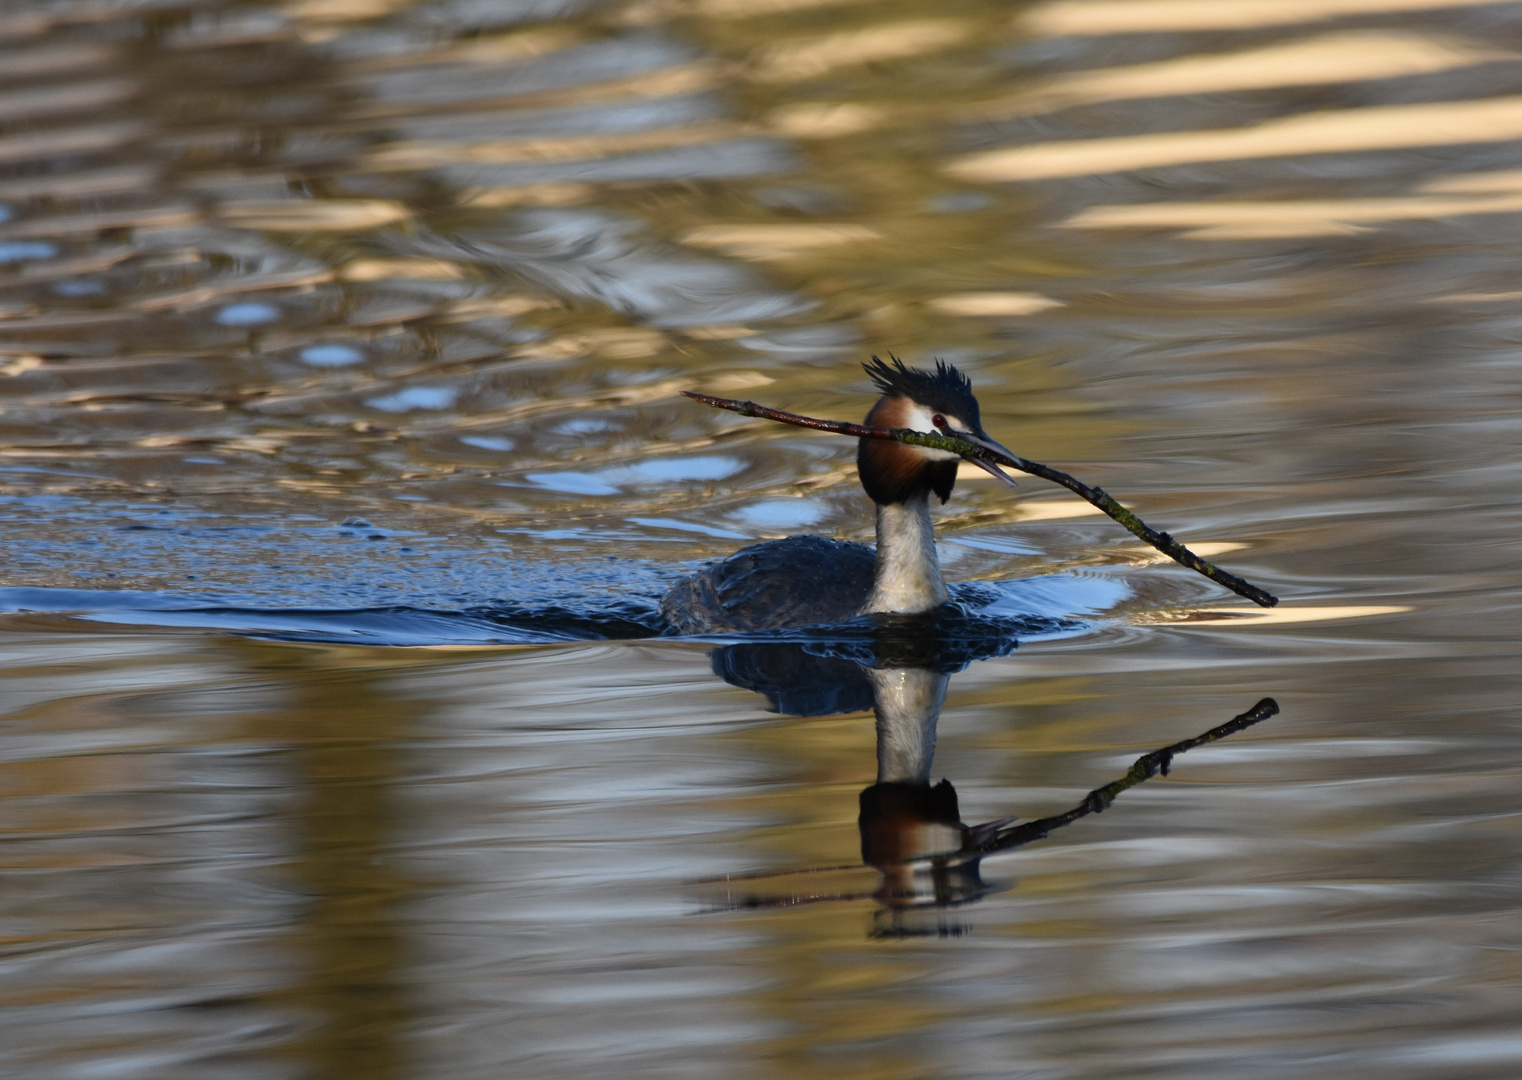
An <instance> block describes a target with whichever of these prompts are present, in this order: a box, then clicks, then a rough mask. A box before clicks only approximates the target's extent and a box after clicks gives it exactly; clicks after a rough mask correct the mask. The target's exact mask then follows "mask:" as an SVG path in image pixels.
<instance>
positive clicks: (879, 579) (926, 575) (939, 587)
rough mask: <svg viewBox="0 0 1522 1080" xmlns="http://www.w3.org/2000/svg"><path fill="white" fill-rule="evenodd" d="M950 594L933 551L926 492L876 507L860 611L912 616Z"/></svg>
mask: <svg viewBox="0 0 1522 1080" xmlns="http://www.w3.org/2000/svg"><path fill="white" fill-rule="evenodd" d="M948 599H950V595H949V594H948V593H947V592H946V583H945V582H944V581H942V580H941V561H940V559H939V558H938V557H937V556H936V553H935V523H934V522H933V521H931V520H930V495H929V493H928V492H927V493H925V494H923V495H920V496H918V497H916V498H914V499H910V500H909V501H908V502H903V503H891V504H888V505H880V506H878V508H877V570H876V573H875V575H874V579H873V582H872V593H871V595H869V596H868V597H867V602H866V604H865V605H864V606H863V607H862V609H861V610H862V611H863V612H882V613H885V614H896V615H914V614H917V613H919V612H922V611H929V610H930V609H932V608H937V607H940V606H941V605H942V604H944V603H945V602H946V601H947V600H948Z"/></svg>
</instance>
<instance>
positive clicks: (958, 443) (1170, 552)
mask: <svg viewBox="0 0 1522 1080" xmlns="http://www.w3.org/2000/svg"><path fill="white" fill-rule="evenodd" d="M682 393H683V394H685V395H686V396H687V397H690V398H692V399H693V400H694V401H701V402H702V403H703V404H704V405H712V406H713V407H714V408H716V409H728V410H729V411H730V412H733V413H739V414H740V415H741V416H759V417H762V418H764V419H767V420H776V421H779V422H781V423H784V424H792V425H794V426H796V427H806V428H813V429H815V430H816V431H829V432H833V433H834V434H836V435H850V436H853V437H855V438H858V439H892V440H894V441H896V442H901V443H908V444H909V445H910V446H925V447H929V448H930V449H932V450H945V451H947V452H948V453H952V454H957V455H960V456H961V457H970V458H979V459H981V460H983V461H990V462H993V463H994V464H996V465H1008V466H1009V467H1010V468H1012V469H1019V470H1020V471H1021V472H1023V473H1030V474H1031V475H1032V476H1039V477H1041V478H1042V479H1043V480H1050V481H1051V482H1052V483H1054V484H1061V485H1062V486H1063V487H1065V488H1067V489H1068V490H1069V491H1071V492H1073V494H1075V495H1077V496H1078V497H1079V498H1080V499H1084V500H1086V501H1087V502H1089V503H1092V504H1093V505H1094V506H1097V507H1098V508H1099V509H1101V510H1103V511H1104V512H1105V513H1106V514H1109V515H1110V516H1111V517H1112V518H1114V519H1115V520H1116V521H1118V522H1120V523H1121V524H1122V525H1124V526H1125V527H1126V528H1127V529H1129V530H1130V531H1131V532H1132V533H1133V534H1135V535H1136V536H1137V537H1139V538H1140V539H1142V540H1144V541H1146V542H1147V543H1149V544H1151V545H1152V546H1153V547H1155V548H1157V550H1158V551H1161V552H1162V553H1163V554H1164V555H1166V556H1168V557H1169V558H1170V559H1172V560H1173V561H1174V562H1176V563H1179V564H1180V565H1182V566H1187V567H1188V568H1189V569H1191V570H1193V571H1195V572H1196V573H1198V574H1204V575H1205V576H1206V577H1208V578H1209V579H1210V580H1211V581H1214V582H1215V583H1216V584H1218V585H1222V586H1224V587H1226V588H1228V589H1230V590H1231V591H1232V592H1234V593H1236V594H1237V595H1238V596H1245V597H1246V598H1247V599H1249V600H1251V601H1252V602H1253V603H1255V604H1257V605H1259V606H1260V607H1273V606H1274V605H1275V604H1277V603H1278V602H1279V598H1278V597H1277V596H1274V595H1273V594H1272V593H1268V592H1265V591H1263V590H1262V589H1260V588H1258V587H1257V586H1256V585H1254V584H1253V583H1252V582H1250V581H1247V580H1245V579H1243V578H1239V577H1237V575H1235V574H1232V573H1228V572H1227V571H1225V570H1222V569H1221V568H1220V567H1218V566H1216V565H1215V564H1214V563H1211V562H1207V561H1206V560H1204V559H1202V558H1200V557H1199V556H1198V555H1196V554H1195V553H1194V552H1192V551H1190V550H1189V549H1188V548H1186V547H1185V546H1184V545H1183V544H1181V543H1179V542H1178V541H1177V540H1175V539H1174V538H1173V537H1172V536H1170V535H1169V534H1167V533H1165V532H1158V531H1157V530H1156V529H1154V528H1152V527H1151V526H1150V525H1148V524H1147V523H1146V522H1145V521H1143V520H1142V519H1141V518H1139V517H1137V516H1136V515H1135V514H1133V513H1132V512H1131V511H1129V510H1127V509H1126V508H1125V507H1124V506H1122V505H1120V503H1118V502H1116V501H1115V499H1114V498H1113V497H1112V496H1110V495H1109V494H1108V493H1106V492H1105V491H1104V489H1102V488H1097V487H1090V486H1089V485H1088V484H1085V483H1084V482H1083V481H1081V480H1079V479H1077V478H1076V477H1072V476H1069V475H1068V474H1067V473H1065V472H1063V471H1062V470H1060V469H1054V468H1052V467H1051V466H1050V465H1043V464H1041V463H1040V462H1039V461H1031V460H1029V459H1028V458H1023V457H1018V456H1016V455H1015V454H1001V453H998V452H997V451H994V450H990V449H988V448H987V447H984V446H978V445H976V444H975V443H970V442H966V441H965V440H963V439H959V438H957V437H956V436H954V435H943V434H939V433H933V432H927V431H911V430H910V429H908V428H880V427H869V426H868V425H866V424H851V423H847V422H846V421H844V420H820V419H818V418H817V417H813V416H800V415H799V414H797V413H790V412H783V411H782V410H781V409H769V408H767V407H766V406H765V405H757V404H756V403H755V402H754V401H738V400H736V399H734V398H722V397H714V396H713V395H711V394H700V393H698V392H697V391H695V390H683V391H682Z"/></svg>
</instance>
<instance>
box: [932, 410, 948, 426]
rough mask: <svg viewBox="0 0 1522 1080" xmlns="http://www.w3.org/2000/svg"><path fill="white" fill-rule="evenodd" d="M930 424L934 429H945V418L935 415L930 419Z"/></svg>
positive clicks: (938, 414)
mask: <svg viewBox="0 0 1522 1080" xmlns="http://www.w3.org/2000/svg"><path fill="white" fill-rule="evenodd" d="M930 422H931V423H932V424H934V425H935V426H936V427H945V426H946V418H945V417H944V416H942V415H941V414H940V413H936V414H935V415H934V416H932V417H931V418H930Z"/></svg>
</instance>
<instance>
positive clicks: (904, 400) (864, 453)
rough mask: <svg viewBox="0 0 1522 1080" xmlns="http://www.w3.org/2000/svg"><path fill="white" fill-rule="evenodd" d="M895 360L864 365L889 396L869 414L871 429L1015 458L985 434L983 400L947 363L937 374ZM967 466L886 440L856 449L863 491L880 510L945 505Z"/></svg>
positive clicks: (989, 468)
mask: <svg viewBox="0 0 1522 1080" xmlns="http://www.w3.org/2000/svg"><path fill="white" fill-rule="evenodd" d="M889 359H890V360H892V361H893V363H892V365H889V364H885V363H883V362H882V361H881V360H879V359H878V358H877V357H875V356H874V357H873V358H872V360H871V362H870V363H866V364H863V365H862V367H863V368H865V369H866V372H867V374H868V375H870V376H871V378H872V381H873V382H874V383H876V384H877V388H878V389H879V390H881V391H882V392H883V396H882V397H881V398H879V399H878V401H877V404H876V405H874V406H872V411H871V412H869V413H867V419H866V421H865V422H866V423H868V424H871V425H872V426H874V427H887V428H909V429H910V430H911V431H924V432H940V433H944V434H947V435H956V436H959V437H960V438H963V439H966V440H967V441H968V442H971V443H974V444H977V445H979V446H983V447H986V448H988V449H990V450H996V451H998V452H1000V453H1005V454H1008V453H1009V451H1008V450H1005V449H1004V447H1002V446H1000V445H999V444H998V443H996V442H994V441H993V440H992V439H990V438H989V437H988V436H987V435H985V434H983V428H982V425H981V423H980V420H979V409H978V399H977V398H975V397H973V396H972V383H971V382H970V381H968V378H967V376H966V375H963V374H962V373H961V372H960V371H958V370H957V369H956V368H954V367H952V366H951V365H950V364H948V363H946V362H945V361H944V360H937V361H936V362H935V370H934V371H933V372H931V371H923V370H921V369H919V368H911V367H905V366H904V362H903V361H902V360H900V359H898V358H897V357H895V356H891V355H890V356H889ZM967 460H968V461H970V462H972V464H974V465H976V466H978V468H980V469H983V470H984V471H985V472H989V473H992V474H993V475H994V476H997V477H998V478H999V479H1000V480H1003V481H1004V482H1005V483H1006V484H1009V485H1010V486H1011V487H1013V486H1014V483H1015V482H1014V481H1013V480H1011V479H1010V478H1009V476H1008V475H1007V474H1005V473H1004V472H1003V470H1001V469H1000V468H999V467H998V466H997V465H990V464H989V463H988V462H986V461H980V460H978V459H976V458H968V459H967ZM961 461H962V458H960V457H958V456H957V455H956V454H953V453H949V452H947V451H945V450H932V449H930V448H929V447H924V446H908V445H905V444H904V443H899V442H891V441H889V440H886V439H861V440H860V441H859V442H858V444H857V448H856V471H857V473H858V474H859V475H860V477H861V486H862V487H864V488H865V489H866V491H867V495H868V496H869V497H870V498H871V499H872V501H873V502H875V503H878V504H879V505H887V504H891V503H902V502H908V501H910V500H911V499H915V498H919V497H926V496H928V494H929V493H930V492H932V491H933V492H935V493H936V494H937V495H938V496H940V499H941V502H945V501H946V500H947V499H949V498H951V489H952V488H953V487H955V486H956V482H957V465H958V464H959V463H960V462H961Z"/></svg>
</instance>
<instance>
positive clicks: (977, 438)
mask: <svg viewBox="0 0 1522 1080" xmlns="http://www.w3.org/2000/svg"><path fill="white" fill-rule="evenodd" d="M949 434H953V435H955V436H956V437H957V438H959V439H966V440H967V441H968V442H970V443H972V444H973V445H974V446H981V447H982V448H983V449H985V450H992V451H993V452H994V453H996V454H1003V455H1004V456H1005V457H1009V458H1012V457H1014V456H1015V455H1014V454H1013V453H1011V452H1010V451H1009V450H1008V449H1006V448H1005V447H1003V446H1001V445H1000V444H998V443H996V442H994V441H993V440H992V439H990V438H989V437H988V436H987V435H984V434H983V433H982V432H981V431H978V432H970V431H954V432H950V433H949ZM962 460H963V461H966V462H968V463H969V464H972V465H976V466H977V467H978V468H980V469H982V470H983V471H984V472H986V473H988V474H989V475H990V476H996V477H998V478H999V479H1000V480H1002V481H1004V482H1005V483H1006V484H1008V485H1009V486H1010V487H1018V486H1019V485H1018V484H1016V483H1015V481H1014V478H1013V477H1012V476H1010V475H1009V473H1007V472H1005V471H1004V470H1003V469H1001V468H999V466H997V465H995V464H994V463H993V462H991V461H984V460H983V459H982V458H975V457H964V458H963V459H962Z"/></svg>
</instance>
